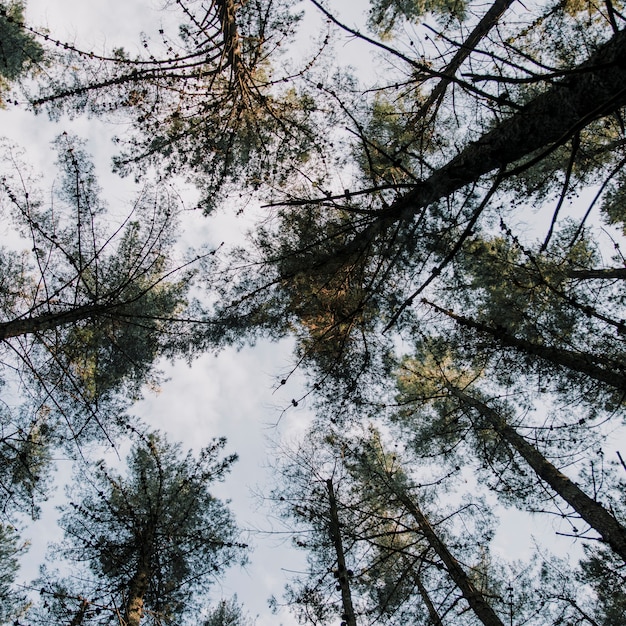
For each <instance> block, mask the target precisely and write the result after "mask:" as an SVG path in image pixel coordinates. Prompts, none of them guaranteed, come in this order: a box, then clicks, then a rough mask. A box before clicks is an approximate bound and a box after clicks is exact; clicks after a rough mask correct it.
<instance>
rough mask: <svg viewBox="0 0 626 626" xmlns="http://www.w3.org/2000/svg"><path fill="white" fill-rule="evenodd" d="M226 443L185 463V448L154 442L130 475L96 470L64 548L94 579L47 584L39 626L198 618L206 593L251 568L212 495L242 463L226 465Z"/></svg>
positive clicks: (145, 446) (67, 522) (68, 512)
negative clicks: (238, 568) (230, 573)
mask: <svg viewBox="0 0 626 626" xmlns="http://www.w3.org/2000/svg"><path fill="white" fill-rule="evenodd" d="M225 443H226V442H225V440H224V439H218V440H214V441H213V442H211V444H209V446H207V447H206V448H204V449H203V450H202V451H201V452H200V454H199V455H198V457H197V458H194V456H193V455H192V454H191V453H188V454H187V455H186V456H182V457H181V453H180V446H177V445H173V444H170V443H168V442H167V440H166V439H165V438H164V437H163V436H162V435H160V434H158V433H152V434H149V435H148V436H147V437H145V438H142V440H141V441H139V442H138V443H137V444H136V445H135V446H134V448H133V450H132V452H131V454H130V456H129V459H128V470H127V473H126V475H125V476H124V475H118V474H116V473H115V472H113V471H111V470H109V469H107V467H106V466H105V465H104V463H100V464H99V465H98V466H97V467H95V468H94V473H93V476H92V477H91V478H90V479H89V480H88V481H85V483H84V484H83V485H80V486H78V488H77V489H76V490H75V493H74V494H73V500H72V502H71V503H70V504H69V505H68V506H66V507H65V509H64V514H63V517H62V520H61V525H62V526H63V528H64V530H65V541H64V543H63V544H62V545H61V546H59V550H60V555H61V556H63V557H65V558H66V559H68V560H69V561H70V562H71V563H85V564H86V565H87V566H88V567H89V571H90V574H89V573H88V572H80V573H78V572H77V573H76V574H73V575H72V576H71V577H70V578H68V579H66V580H64V581H61V582H58V581H55V580H54V578H53V579H52V580H45V579H44V580H43V581H40V582H41V584H42V585H43V586H42V597H43V598H44V600H45V603H46V604H47V605H48V606H47V607H43V609H40V610H39V618H40V619H42V620H44V621H45V620H46V619H49V617H50V614H52V615H54V616H56V617H55V619H59V620H68V619H69V620H72V619H74V620H77V621H75V623H84V624H87V623H92V624H114V623H115V624H117V623H119V622H118V619H120V617H119V616H121V620H122V621H121V623H123V624H125V625H126V626H138V625H139V624H140V623H153V624H160V623H162V622H163V620H165V621H171V620H178V619H182V618H183V617H184V616H185V615H194V614H195V613H194V612H195V611H197V608H198V607H197V605H198V602H199V594H200V592H201V591H206V589H208V587H209V586H210V585H211V583H212V582H213V581H214V580H216V579H219V577H220V576H221V575H222V573H223V572H224V570H225V569H226V568H227V567H229V566H231V565H233V564H235V563H237V562H242V561H243V560H245V548H246V546H245V544H243V543H241V542H240V541H239V535H240V532H239V530H238V528H237V527H236V525H235V522H234V520H233V516H232V514H231V512H230V510H229V509H228V507H227V506H226V504H225V503H224V502H222V501H220V500H218V499H217V498H215V497H214V496H212V495H211V493H210V491H209V488H210V485H211V484H212V483H214V482H217V481H220V480H222V479H223V478H224V476H225V474H226V473H227V472H228V471H229V469H230V466H231V465H232V463H233V462H234V461H235V460H236V456H235V455H230V456H225V457H222V455H221V453H222V450H223V448H224V446H225ZM83 475H84V473H83ZM46 608H47V609H48V610H49V611H50V612H51V613H47V612H46ZM46 615H47V616H48V617H47V618H46Z"/></svg>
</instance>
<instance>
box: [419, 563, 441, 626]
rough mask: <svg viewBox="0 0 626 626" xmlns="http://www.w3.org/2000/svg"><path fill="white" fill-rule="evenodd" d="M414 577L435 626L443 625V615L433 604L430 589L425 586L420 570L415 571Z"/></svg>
mask: <svg viewBox="0 0 626 626" xmlns="http://www.w3.org/2000/svg"><path fill="white" fill-rule="evenodd" d="M413 579H414V580H415V584H416V585H417V590H418V591H419V592H420V596H422V600H423V602H424V604H425V605H426V608H427V609H428V615H429V616H430V621H431V622H432V624H433V626H443V622H442V621H441V617H439V613H438V612H437V609H436V608H435V605H434V604H433V601H432V600H431V599H430V596H429V595H428V590H427V589H426V587H424V583H422V580H421V578H420V575H419V572H414V574H413Z"/></svg>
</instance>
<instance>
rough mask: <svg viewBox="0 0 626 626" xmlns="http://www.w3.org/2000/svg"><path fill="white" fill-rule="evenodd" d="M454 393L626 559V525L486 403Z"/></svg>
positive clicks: (455, 391) (461, 393) (452, 391)
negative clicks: (482, 418)
mask: <svg viewBox="0 0 626 626" xmlns="http://www.w3.org/2000/svg"><path fill="white" fill-rule="evenodd" d="M446 387H447V389H448V391H449V392H450V394H451V395H452V396H454V397H455V398H457V399H458V400H460V402H461V403H462V404H465V405H466V406H470V407H472V408H474V409H476V410H477V411H478V412H479V413H480V414H481V415H482V416H484V417H485V418H487V420H488V421H489V424H490V425H491V428H493V430H494V431H495V432H496V433H497V434H498V435H500V437H501V438H502V440H503V441H505V442H506V443H507V444H509V445H510V446H511V447H512V448H513V449H514V450H516V451H517V452H518V454H519V455H520V456H521V457H522V458H523V459H524V460H525V461H526V462H527V463H528V464H529V465H530V466H531V467H532V468H533V470H534V471H535V473H536V474H537V476H539V478H541V479H542V480H544V481H545V482H546V483H548V485H550V487H552V489H554V491H555V492H556V493H557V494H558V495H559V496H560V497H561V498H563V500H565V501H566V502H567V503H568V504H569V505H570V506H571V507H572V508H573V509H574V510H575V511H576V512H577V513H578V514H579V515H580V517H581V518H582V519H584V520H585V521H586V522H587V524H589V526H591V527H592V528H593V529H595V530H596V531H597V532H598V533H599V534H600V536H601V537H602V538H603V539H604V541H606V543H607V544H608V545H609V546H611V548H612V549H613V551H614V552H615V553H616V554H619V556H621V557H622V559H624V561H625V562H626V528H625V527H624V526H623V525H622V524H620V523H619V522H618V521H617V520H616V519H615V517H613V515H611V513H609V512H608V511H607V510H606V509H605V508H604V507H603V506H602V505H601V504H600V503H599V502H596V501H595V500H593V499H592V498H590V497H589V496H588V495H587V494H586V493H585V492H584V491H583V490H582V489H581V488H580V487H578V485H576V484H575V483H574V482H573V481H571V480H570V479H569V478H568V477H567V476H565V474H563V473H562V472H560V471H559V470H558V469H557V468H556V467H555V466H554V465H552V463H550V461H548V460H547V459H546V458H545V457H544V456H543V455H542V454H541V453H540V452H539V450H537V448H535V446H533V445H532V444H530V443H528V441H526V439H524V437H522V436H521V435H520V434H519V433H518V432H517V431H516V430H515V429H514V428H513V427H512V426H510V425H509V424H508V423H507V422H506V421H505V420H504V419H503V418H502V416H501V415H500V414H499V413H497V412H496V411H494V410H493V409H491V408H490V407H488V406H487V405H486V404H485V403H484V402H481V401H480V400H477V399H476V398H473V397H472V396H470V395H468V394H466V393H465V392H463V391H461V390H460V389H457V388H456V387H454V386H453V385H450V384H447V385H446Z"/></svg>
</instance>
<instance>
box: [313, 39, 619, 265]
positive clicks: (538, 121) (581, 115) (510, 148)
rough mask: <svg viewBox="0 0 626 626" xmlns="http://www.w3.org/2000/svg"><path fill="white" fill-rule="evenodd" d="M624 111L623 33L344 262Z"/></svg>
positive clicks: (397, 207) (422, 191) (377, 224)
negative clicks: (468, 189) (489, 178)
mask: <svg viewBox="0 0 626 626" xmlns="http://www.w3.org/2000/svg"><path fill="white" fill-rule="evenodd" d="M624 105H626V31H624V30H622V31H620V32H618V33H616V34H615V35H614V36H613V37H612V38H611V39H610V40H609V41H608V42H607V43H605V44H604V45H602V46H601V47H600V48H599V49H598V50H597V52H596V53H595V54H593V55H592V56H591V57H590V58H589V59H588V60H587V61H585V62H584V63H581V64H580V65H579V66H577V67H573V68H571V69H570V70H569V71H568V72H567V78H565V79H562V80H560V81H555V82H554V84H553V85H552V86H551V87H550V88H549V89H548V90H547V91H545V92H544V93H542V94H540V95H538V96H537V97H535V98H534V99H533V100H531V101H530V102H528V103H527V104H526V105H525V106H523V107H522V108H521V109H519V110H518V111H517V112H515V113H514V114H512V115H511V117H509V118H508V119H506V120H504V121H502V122H501V123H499V124H497V125H496V126H495V127H494V128H493V129H492V130H490V131H488V132H487V133H485V134H484V135H483V136H482V137H481V138H480V139H478V141H475V142H472V143H470V144H469V145H467V146H466V147H465V148H464V149H463V150H462V151H461V152H460V154H458V155H457V156H456V157H454V158H453V159H451V160H450V161H449V162H448V163H447V164H446V165H444V166H443V167H441V168H440V169H438V170H436V171H435V172H434V173H433V174H432V175H431V176H430V177H429V178H427V179H426V180H424V181H422V182H421V183H417V184H416V186H415V187H414V188H413V189H412V190H411V191H409V192H408V193H406V194H405V195H404V196H402V197H401V198H399V199H398V200H396V201H395V202H393V203H392V204H391V205H390V206H389V207H388V208H387V209H385V210H384V211H382V212H381V214H380V215H379V217H378V218H377V219H376V220H375V221H373V222H371V223H370V224H369V225H368V226H366V227H365V229H364V230H363V231H361V232H360V233H359V234H358V235H357V236H356V237H355V239H354V240H353V242H352V243H350V244H348V245H347V246H346V247H345V250H344V251H343V253H342V256H346V255H347V256H351V255H352V254H353V253H354V252H355V251H356V250H360V249H362V248H363V247H365V246H367V245H368V243H369V242H370V241H372V240H374V239H375V238H376V237H377V236H378V235H379V234H380V233H382V232H385V231H386V230H387V229H389V228H390V227H391V226H393V225H394V224H395V223H397V222H401V221H411V220H412V219H413V218H414V217H415V216H417V215H419V214H420V213H421V211H422V210H423V209H424V208H425V207H427V206H428V205H429V204H432V203H433V202H436V201H438V200H441V199H442V198H445V197H448V196H449V195H451V194H452V193H454V192H456V191H458V190H460V189H462V188H463V187H465V186H466V185H469V184H471V183H475V182H477V181H478V180H479V179H480V178H481V176H484V175H485V174H488V173H489V172H492V171H494V170H501V169H502V168H504V167H505V166H507V165H509V164H511V163H515V162H517V161H520V160H521V159H524V158H525V157H530V156H531V155H533V154H535V153H536V152H537V151H539V150H546V149H548V148H550V147H552V146H554V145H558V144H563V143H565V142H566V141H567V140H568V139H569V138H570V137H571V136H573V135H574V134H576V133H577V132H579V131H580V130H581V129H582V128H584V127H585V126H587V125H588V124H590V123H591V122H593V121H595V120H597V119H599V118H601V117H604V116H606V115H608V114H610V113H611V112H613V111H616V110H617V109H619V108H621V107H623V106H624ZM323 200H324V201H327V200H328V199H327V198H324V199H323ZM336 254H337V253H335V255H334V258H335V259H336Z"/></svg>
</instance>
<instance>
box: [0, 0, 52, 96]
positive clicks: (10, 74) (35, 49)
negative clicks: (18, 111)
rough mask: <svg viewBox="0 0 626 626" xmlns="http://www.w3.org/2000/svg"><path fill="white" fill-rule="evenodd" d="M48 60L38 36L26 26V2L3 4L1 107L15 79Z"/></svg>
mask: <svg viewBox="0 0 626 626" xmlns="http://www.w3.org/2000/svg"><path fill="white" fill-rule="evenodd" d="M43 59H44V51H43V48H42V47H41V44H40V43H39V42H37V40H36V39H35V37H34V36H33V35H32V34H30V33H28V32H27V31H25V29H24V3H23V2H15V1H13V0H10V1H9V2H2V3H0V106H2V107H4V106H6V103H5V96H6V93H7V91H8V90H9V89H10V85H11V83H12V82H13V81H15V80H17V79H18V78H21V77H22V76H24V74H27V73H28V72H29V71H31V70H32V69H33V68H35V67H37V65H39V64H41V63H42V61H43Z"/></svg>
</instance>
